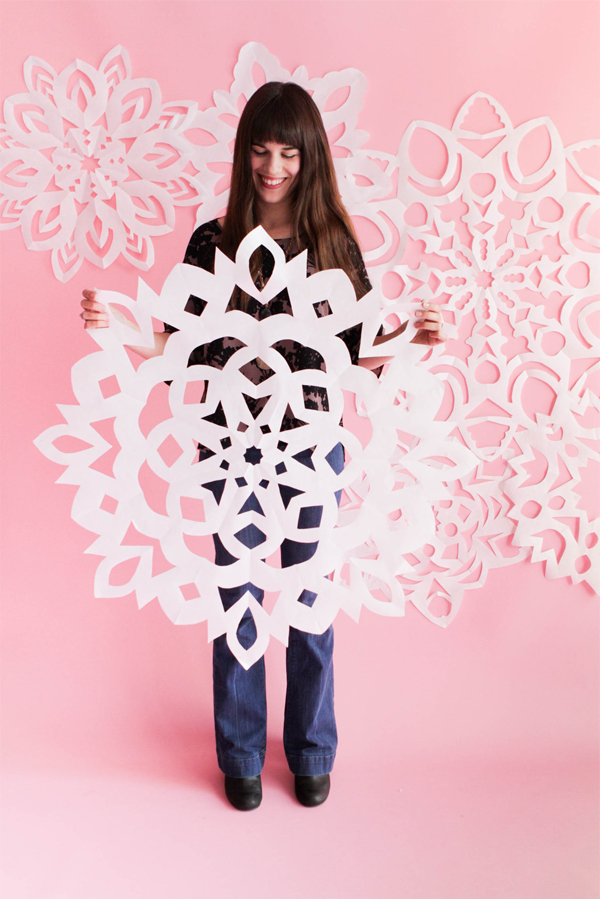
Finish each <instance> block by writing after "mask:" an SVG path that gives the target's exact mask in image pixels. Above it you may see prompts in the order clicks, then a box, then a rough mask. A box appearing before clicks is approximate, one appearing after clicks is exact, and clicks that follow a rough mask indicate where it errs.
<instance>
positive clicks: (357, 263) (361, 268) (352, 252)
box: [348, 236, 373, 300]
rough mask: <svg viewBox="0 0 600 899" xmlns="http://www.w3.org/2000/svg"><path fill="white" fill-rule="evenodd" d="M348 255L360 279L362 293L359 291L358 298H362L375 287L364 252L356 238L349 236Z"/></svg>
mask: <svg viewBox="0 0 600 899" xmlns="http://www.w3.org/2000/svg"><path fill="white" fill-rule="evenodd" d="M348 255H349V256H350V261H351V262H352V265H353V266H354V271H355V272H356V275H357V277H358V280H359V281H360V284H361V288H362V290H361V293H360V295H359V294H358V293H357V296H356V299H357V300H360V299H361V297H364V295H365V294H366V293H368V292H369V291H370V290H372V289H373V285H372V284H371V282H370V281H369V276H368V274H367V269H366V267H365V261H364V259H363V257H362V253H361V252H360V247H359V246H358V244H357V243H356V241H355V240H354V238H352V237H350V236H348Z"/></svg>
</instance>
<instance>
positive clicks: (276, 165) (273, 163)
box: [267, 153, 281, 175]
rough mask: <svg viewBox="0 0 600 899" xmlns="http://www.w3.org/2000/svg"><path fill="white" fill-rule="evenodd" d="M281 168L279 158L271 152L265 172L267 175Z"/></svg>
mask: <svg viewBox="0 0 600 899" xmlns="http://www.w3.org/2000/svg"><path fill="white" fill-rule="evenodd" d="M280 169H281V160H280V159H279V158H278V157H277V156H275V154H274V153H271V154H270V156H269V158H268V160H267V173H268V174H269V175H276V174H277V173H278V172H279V171H280Z"/></svg>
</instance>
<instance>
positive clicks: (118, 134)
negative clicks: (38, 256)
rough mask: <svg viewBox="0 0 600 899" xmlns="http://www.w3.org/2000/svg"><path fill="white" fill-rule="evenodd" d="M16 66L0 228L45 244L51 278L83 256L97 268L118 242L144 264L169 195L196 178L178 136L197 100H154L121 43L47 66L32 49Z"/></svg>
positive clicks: (3, 130)
mask: <svg viewBox="0 0 600 899" xmlns="http://www.w3.org/2000/svg"><path fill="white" fill-rule="evenodd" d="M24 74H25V83H26V85H27V89H28V91H29V92H28V93H23V94H16V95H14V96H12V97H8V99H6V100H5V101H4V124H1V125H0V195H1V197H2V199H1V204H0V228H16V227H19V226H20V228H21V231H22V233H23V238H24V240H25V243H26V245H27V247H28V248H29V249H30V250H51V251H52V269H53V271H54V274H55V275H56V277H57V278H58V279H59V280H60V281H67V280H69V278H72V277H73V275H74V274H75V273H76V272H77V270H78V269H79V267H80V266H81V263H82V262H83V260H84V259H87V260H88V261H89V262H92V263H93V264H94V265H97V266H100V267H101V268H107V267H108V266H109V265H111V263H112V262H114V261H115V259H117V258H118V256H119V255H121V254H122V255H123V256H124V257H125V259H127V260H128V262H131V264H132V265H135V266H136V267H137V268H140V269H142V270H143V271H147V270H148V269H149V268H150V267H151V266H152V264H153V262H154V249H153V245H152V238H153V237H156V236H158V235H161V234H166V233H168V232H169V231H172V229H173V227H174V224H175V208H174V207H175V206H183V205H196V204H197V203H199V202H200V200H201V199H202V197H203V195H204V191H205V189H206V188H205V186H204V185H203V183H202V181H201V180H200V179H199V178H198V177H197V174H198V173H197V171H196V169H195V168H194V166H193V164H192V157H193V154H194V150H195V146H194V144H193V143H191V142H190V141H189V140H188V139H187V137H186V136H185V131H186V130H187V129H189V128H190V123H191V121H192V119H193V117H194V115H195V113H196V110H197V104H196V103H193V102H190V101H187V100H183V101H178V102H173V103H163V102H162V100H161V94H160V88H159V86H158V84H157V82H156V81H154V80H153V79H151V78H133V77H132V75H131V65H130V62H129V56H128V54H127V51H126V50H124V49H123V48H122V47H115V48H114V49H113V50H111V51H110V53H107V54H106V56H105V57H104V59H103V60H102V62H101V63H100V66H99V68H98V69H95V68H94V67H93V66H91V65H89V64H88V63H85V62H82V61H81V60H75V62H73V63H71V64H70V65H69V66H67V67H66V68H65V69H63V71H62V72H59V73H57V72H55V71H54V70H53V69H52V67H51V66H50V65H49V64H48V63H46V62H44V60H42V59H38V58H37V57H34V56H32V57H29V59H28V60H27V61H26V63H25V66H24Z"/></svg>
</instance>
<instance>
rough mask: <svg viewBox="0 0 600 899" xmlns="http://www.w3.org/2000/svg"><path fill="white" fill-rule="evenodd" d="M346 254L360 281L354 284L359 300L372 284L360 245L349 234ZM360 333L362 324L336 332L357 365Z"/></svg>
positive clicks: (353, 363) (370, 288)
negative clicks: (339, 332) (357, 284)
mask: <svg viewBox="0 0 600 899" xmlns="http://www.w3.org/2000/svg"><path fill="white" fill-rule="evenodd" d="M348 254H349V256H350V260H351V262H352V265H353V266H354V271H355V273H356V276H357V278H358V281H359V283H360V289H358V287H357V286H356V285H355V289H356V299H357V300H360V299H361V298H362V297H364V295H365V294H367V293H368V292H369V291H370V290H372V284H371V282H370V281H369V276H368V274H367V269H366V267H365V262H364V259H363V257H362V253H361V252H360V247H359V246H358V244H357V243H356V241H355V240H354V238H353V237H351V236H350V235H348ZM361 333H362V325H354V327H352V328H347V329H346V330H345V331H343V332H342V333H341V334H338V337H340V338H341V339H342V340H343V341H344V343H345V344H346V346H347V348H348V352H349V353H350V358H351V359H352V365H358V352H359V349H360V338H361Z"/></svg>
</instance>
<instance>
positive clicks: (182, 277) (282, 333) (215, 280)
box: [37, 228, 476, 666]
mask: <svg viewBox="0 0 600 899" xmlns="http://www.w3.org/2000/svg"><path fill="white" fill-rule="evenodd" d="M261 244H262V245H263V246H264V247H266V249H267V250H268V251H269V252H271V253H272V254H273V256H274V259H275V267H274V271H273V274H272V276H271V278H270V279H269V281H268V283H267V285H266V287H265V288H264V290H263V291H262V292H260V291H258V290H257V289H256V287H255V286H254V284H253V282H252V279H251V276H250V269H249V259H250V256H251V254H252V252H253V251H254V250H256V248H257V247H258V246H260V245H261ZM236 284H237V285H239V286H240V287H241V288H242V289H243V290H245V291H246V292H247V293H248V294H250V295H251V296H253V297H255V298H256V299H257V300H258V301H259V302H261V303H266V302H268V301H269V300H270V299H272V298H273V297H274V296H276V295H277V294H278V293H280V292H281V291H282V290H283V289H286V290H287V292H288V294H289V298H290V303H291V307H292V311H293V314H292V315H284V314H278V315H270V316H267V317H266V318H264V319H262V320H257V319H254V318H253V317H251V316H249V315H247V314H246V313H244V312H242V311H235V310H231V309H229V308H228V303H229V299H230V297H231V294H232V291H233V289H234V287H235V285H236ZM190 295H193V296H195V297H200V298H201V299H202V300H204V301H205V303H206V305H205V307H204V309H203V311H202V314H201V315H200V316H197V315H193V314H191V313H189V312H186V311H185V305H186V303H187V301H188V299H189V297H190ZM100 299H101V300H102V301H104V302H105V303H107V304H108V305H109V308H112V307H114V306H121V307H123V308H124V309H126V310H128V313H129V315H130V316H131V317H132V318H133V319H134V320H135V321H136V322H137V323H138V325H139V327H140V329H141V335H137V334H134V336H133V337H132V331H131V327H130V325H128V324H125V323H119V322H118V321H117V320H114V321H113V322H112V326H111V327H110V328H109V329H106V330H100V331H93V332H90V333H91V334H92V336H93V337H94V339H95V340H96V341H97V343H98V344H99V345H100V346H101V347H102V351H101V352H100V353H94V354H92V355H90V356H87V357H85V358H84V359H82V360H80V362H78V363H76V365H75V366H74V368H73V388H74V391H75V395H76V397H77V399H78V402H79V405H75V406H61V407H60V408H61V411H62V413H63V415H64V417H65V419H66V424H63V425H57V426H55V427H53V428H50V429H49V430H47V431H46V432H44V434H43V435H41V437H40V438H38V440H37V446H38V447H39V448H40V450H42V452H44V453H45V454H46V455H47V456H48V457H49V458H51V459H53V460H54V461H56V462H59V463H61V464H64V465H67V471H66V472H65V473H64V475H63V476H62V477H61V478H60V480H61V481H62V482H63V483H71V484H77V485H78V486H79V490H78V493H77V496H76V498H75V501H74V504H73V517H74V518H75V520H76V521H77V522H78V523H80V524H81V525H83V526H84V527H86V528H88V529H89V530H91V531H93V532H95V533H96V534H98V535H99V537H98V539H97V540H96V541H95V542H94V543H93V544H92V546H91V547H90V548H89V552H92V553H97V554H99V555H102V556H104V557H105V558H104V560H103V561H102V562H101V563H100V565H99V568H98V573H97V578H96V593H97V594H98V595H99V596H115V595H124V594H127V593H130V592H131V591H132V590H135V592H136V594H137V597H138V601H139V603H140V605H143V604H144V603H145V602H147V601H148V600H150V599H152V598H153V597H154V596H158V599H159V601H160V603H161V605H162V607H163V608H164V610H165V611H166V613H167V614H168V615H169V617H170V618H171V619H172V620H173V621H175V622H176V623H180V624H186V623H195V622H199V621H204V620H208V622H209V637H211V638H212V637H214V636H217V635H219V634H221V633H227V639H228V643H229V645H230V647H231V649H232V651H233V652H234V653H235V654H236V656H237V658H238V659H239V660H240V662H241V663H242V664H243V665H245V666H248V665H250V664H252V663H253V662H254V661H255V660H256V659H257V658H258V657H260V655H261V654H262V653H263V652H264V650H265V647H266V645H267V643H268V640H269V636H270V635H271V634H273V635H274V636H276V637H278V638H279V639H281V640H283V641H284V642H287V633H288V628H289V627H290V626H294V627H297V628H300V629H302V630H306V631H310V632H313V633H321V632H322V631H324V630H325V629H326V628H327V627H328V626H329V625H330V624H331V622H332V621H333V619H334V617H335V615H336V614H337V612H338V610H339V609H340V608H343V609H345V610H346V611H347V612H348V613H349V614H351V615H352V616H354V617H357V616H358V613H359V611H360V607H361V605H363V604H364V605H366V606H368V607H369V608H370V609H372V610H373V611H376V612H379V613H380V614H384V615H402V614H403V612H404V593H403V590H402V588H401V586H400V584H399V583H398V580H397V577H396V576H397V575H398V574H402V573H404V572H406V571H407V570H408V569H409V565H408V564H407V562H406V561H405V559H404V557H403V553H409V552H411V551H417V550H418V548H419V547H420V546H422V544H423V542H424V540H426V539H427V535H428V534H429V533H430V532H431V531H432V530H433V529H434V528H435V521H434V516H433V511H432V503H433V501H434V500H440V499H441V500H443V499H450V498H451V496H452V491H451V490H449V489H448V487H447V486H446V481H450V482H451V483H452V481H453V480H454V479H455V478H456V477H458V476H460V475H461V474H465V473H466V472H468V471H469V470H470V469H471V468H472V467H473V465H474V463H475V461H476V460H475V459H474V457H473V455H472V453H471V452H470V451H469V450H467V449H466V448H465V447H463V446H462V445H461V444H460V443H459V442H458V441H456V440H454V439H450V438H449V437H448V432H449V431H450V430H451V425H449V424H447V423H445V422H435V421H434V420H433V419H434V416H435V411H436V409H437V407H438V406H439V403H440V401H441V398H442V390H441V386H440V384H439V382H438V380H437V379H436V378H435V377H434V376H432V375H430V374H428V373H427V372H426V371H425V370H423V369H420V368H419V366H418V365H417V364H416V357H417V356H418V350H417V349H416V348H415V347H409V346H408V345H407V344H406V338H404V342H405V345H406V346H405V352H404V353H403V354H402V358H401V359H399V361H398V363H395V364H394V365H393V366H391V367H390V371H389V372H388V375H387V377H386V379H385V380H384V381H381V382H380V381H378V379H377V377H376V376H375V375H374V374H373V373H372V372H370V371H368V370H367V369H364V368H361V367H359V366H356V365H354V366H353V365H352V364H351V361H350V356H349V352H348V349H347V348H346V344H345V343H344V342H343V340H342V339H341V338H340V337H339V336H338V335H340V334H341V333H343V332H344V331H346V330H347V329H348V328H351V327H353V326H355V325H356V324H360V323H362V322H367V321H368V322H369V323H370V326H369V327H365V326H363V336H362V349H361V352H362V353H363V354H366V355H373V353H374V349H373V346H372V343H371V341H372V337H373V336H374V333H375V331H376V330H377V328H378V325H379V322H380V321H381V318H382V311H381V304H380V303H379V301H378V300H377V298H376V296H375V294H374V293H372V292H371V293H370V294H367V296H365V297H363V298H362V299H361V300H360V302H357V301H356V297H355V293H354V288H353V287H352V284H351V282H350V280H349V279H348V277H347V276H346V275H345V274H344V273H343V272H340V271H325V272H319V273H317V274H315V275H313V276H312V277H310V278H307V274H306V254H305V253H304V254H302V255H301V256H299V257H296V258H295V259H293V260H292V261H290V262H288V263H286V261H285V257H284V254H283V251H282V250H281V249H280V248H279V247H278V245H277V244H276V243H275V242H274V241H272V240H271V239H270V238H269V237H268V235H267V234H266V232H264V231H263V230H262V229H261V228H257V229H256V230H255V231H253V232H251V234H249V235H248V236H247V237H246V238H245V240H244V241H243V242H242V243H241V244H240V247H239V249H238V253H237V257H236V262H235V263H233V262H231V261H230V260H229V259H228V258H227V257H225V256H223V255H222V254H221V253H219V252H217V258H216V264H215V273H214V275H213V274H210V273H208V272H206V271H204V270H203V269H200V268H197V267H194V266H188V265H183V264H180V265H177V266H176V267H175V268H174V269H173V271H172V273H171V275H170V276H169V277H168V279H167V281H166V282H165V285H164V287H163V290H162V292H161V295H160V296H157V295H155V294H154V293H153V292H152V291H150V290H149V288H148V287H147V286H146V285H145V284H143V282H140V288H139V293H138V298H137V301H136V302H134V301H132V300H130V299H129V298H127V297H124V296H122V295H120V294H116V293H112V292H103V293H101V294H100ZM325 301H326V304H325ZM315 307H317V308H318V309H319V310H321V311H322V310H323V308H324V307H325V308H326V310H327V312H328V314H326V315H320V316H319V315H317V308H315ZM153 316H154V317H157V316H163V317H164V318H165V319H166V320H167V321H169V322H170V323H171V324H172V325H174V326H175V327H177V328H178V329H179V330H178V331H177V332H175V333H174V334H172V335H171V337H170V338H169V341H168V342H167V345H166V350H165V352H164V354H163V355H162V356H160V357H157V358H153V359H150V360H147V361H146V362H143V363H142V364H141V365H139V367H138V368H137V369H136V368H135V367H134V365H133V363H132V361H131V360H130V358H129V356H128V354H127V351H126V349H125V346H126V345H128V344H131V343H132V342H133V343H135V344H137V345H152V344H153V340H154V337H153V333H152V317H153ZM371 323H372V324H371ZM222 338H225V340H226V345H227V346H228V347H229V350H230V352H231V355H230V356H229V358H228V360H227V361H226V364H225V365H224V366H223V368H216V367H213V366H211V365H205V364H194V365H191V366H190V367H188V365H187V363H188V359H189V357H190V355H191V354H192V352H193V351H194V350H196V349H197V348H198V347H201V346H204V345H206V344H210V343H211V342H212V341H214V340H219V339H222ZM397 339H398V338H397ZM291 341H293V342H294V346H295V347H296V349H297V348H298V347H308V348H309V349H310V353H309V355H308V357H307V358H308V359H309V360H313V361H314V360H317V361H318V363H319V365H318V366H317V367H316V368H315V367H313V366H312V365H311V367H307V365H305V364H304V363H303V364H302V365H300V364H293V365H292V364H291V363H290V359H289V354H288V356H286V355H284V352H285V349H286V346H288V347H289V342H291ZM257 365H259V366H260V371H261V372H263V373H264V374H263V375H261V379H260V382H259V383H256V378H255V377H252V376H251V375H253V373H255V372H256V370H257V369H256V366H257ZM110 379H112V380H113V384H112V387H111V386H110V384H109V383H107V382H109V381H110ZM165 381H169V382H170V387H169V388H168V392H169V410H170V416H168V417H166V418H164V420H162V421H160V422H159V423H157V424H156V425H155V426H154V427H152V428H151V429H150V430H146V429H145V428H144V426H143V415H144V409H145V407H146V405H147V403H148V398H149V396H150V394H151V392H152V390H153V389H154V388H155V387H157V386H158V387H161V388H162V389H163V390H166V387H164V382H165ZM205 383H206V385H207V386H206V389H205V388H204V384H205ZM400 383H401V384H402V386H403V391H404V396H403V400H402V402H401V403H400V402H394V398H395V396H396V395H397V392H398V388H399V384H400ZM200 386H201V387H202V390H201V391H200V398H201V402H198V394H197V393H196V394H195V393H194V387H196V388H197V387H200ZM345 390H346V391H352V392H353V393H354V394H355V395H356V396H357V400H358V403H359V405H360V406H361V408H363V409H364V410H365V413H366V414H367V415H368V416H369V420H370V423H371V427H372V436H371V437H370V439H369V440H368V441H367V443H366V445H365V446H364V447H363V446H362V444H361V441H360V440H359V438H358V437H357V436H355V435H354V434H353V433H352V432H351V431H350V430H348V429H347V428H345V427H343V425H342V424H341V422H340V420H341V417H342V413H343V409H344V395H343V391H345ZM315 396H318V397H319V400H320V402H319V403H315ZM315 406H320V407H321V408H315ZM111 420H114V440H112V441H111V440H110V439H106V438H107V436H109V435H107V432H106V429H104V431H103V430H102V425H103V424H104V425H106V423H107V422H108V421H111ZM99 425H100V428H99V427H98V426H99ZM398 430H401V431H402V432H407V431H410V432H411V433H412V434H414V435H416V436H415V437H414V446H413V447H411V449H410V451H408V452H402V453H400V452H399V451H398V450H397V447H396V444H397V439H398V438H397V434H398ZM103 434H104V436H103ZM65 437H70V438H75V439H76V440H78V441H79V442H80V443H79V448H77V447H75V448H74V447H73V446H70V447H66V448H65V447H61V446H60V440H61V438H62V439H63V440H64V438H65ZM81 441H83V442H84V444H85V445H84V446H83V447H82V445H81ZM340 443H341V444H342V446H343V447H344V450H345V454H346V466H345V468H343V470H342V471H339V466H336V465H335V464H334V462H333V459H334V456H335V452H336V450H335V448H336V446H337V445H338V444H340ZM113 445H114V447H116V448H118V455H117V456H116V459H115V461H114V465H113V469H112V472H110V473H109V472H107V471H98V470H97V469H96V468H94V464H95V463H96V462H97V460H98V459H99V457H101V456H103V455H104V454H105V453H106V452H107V451H109V450H111V449H112V447H113ZM198 446H200V447H201V448H202V457H201V460H199V458H198ZM144 466H148V467H149V469H150V471H151V473H152V475H153V476H154V477H155V478H156V479H160V480H161V481H162V482H163V483H164V484H165V485H166V494H165V499H164V508H163V510H162V511H157V509H156V508H155V503H154V502H153V500H152V498H151V496H150V492H149V491H148V490H145V489H144V487H143V486H142V483H143V478H142V469H143V468H144ZM336 468H337V469H338V472H337V473H336ZM407 479H410V481H411V483H410V484H407V483H406V481H407ZM398 487H402V488H403V489H397V488H398ZM342 489H345V490H346V491H347V494H348V496H349V497H357V496H360V497H361V499H362V503H361V504H360V507H358V506H357V504H356V503H355V502H353V501H351V502H348V503H346V504H345V505H344V506H343V508H342V512H341V514H340V520H339V527H338V528H335V524H336V521H337V519H338V506H337V502H336V496H335V494H336V491H341V490H342ZM132 529H133V530H132ZM213 534H217V535H218V537H219V538H220V540H221V543H222V544H223V546H224V548H225V549H226V550H227V552H228V553H229V554H230V555H231V557H233V559H235V560H237V561H232V562H231V563H230V564H228V565H216V564H215V563H214V561H212V559H211V558H210V545H211V540H210V538H211V536H212V535H213ZM136 535H137V537H138V538H139V537H140V535H141V536H142V537H144V538H150V545H140V544H139V542H138V541H136V539H135V537H136ZM203 538H204V539H203ZM206 538H207V539H208V542H207V539H206ZM153 541H154V543H153ZM198 541H200V545H198ZM285 541H294V543H296V544H303V553H304V555H305V556H306V558H305V560H304V561H302V562H299V563H298V564H295V565H293V566H290V567H287V568H282V567H281V557H280V555H279V553H280V550H281V547H282V544H283V543H284V542H285ZM146 544H148V540H146ZM159 556H160V559H161V560H163V561H164V560H166V563H167V567H166V570H161V571H157V570H156V563H157V561H158V557H159ZM131 560H133V561H134V563H135V566H134V567H135V570H134V571H132V572H131V573H130V576H129V578H128V579H127V580H126V582H125V583H120V584H118V583H115V582H114V577H112V576H113V574H114V573H115V570H116V569H117V568H118V567H119V566H122V565H123V563H125V562H128V561H131ZM334 572H335V576H334V578H333V580H330V579H328V578H327V575H329V574H332V573H334ZM248 583H251V584H254V585H255V586H256V587H259V588H261V589H263V590H265V591H266V592H267V593H269V594H271V595H275V599H276V601H275V604H274V606H273V608H272V610H271V611H270V613H269V612H268V611H267V610H266V609H263V608H262V607H261V606H260V605H259V604H258V603H257V602H256V600H255V599H254V597H253V596H252V595H251V593H250V592H247V593H246V594H245V595H244V596H243V597H242V598H241V599H240V600H239V601H238V602H236V603H235V605H234V606H232V608H231V609H229V610H228V611H227V612H225V610H224V607H223V603H222V602H221V598H220V589H219V588H221V589H226V588H228V587H236V586H239V585H241V584H248ZM190 590H191V591H193V592H192V595H190ZM194 593H195V595H194ZM248 607H249V608H250V610H251V612H252V614H253V616H254V619H255V621H256V627H257V632H258V636H257V639H256V641H255V643H254V644H253V645H252V646H251V647H250V648H249V649H244V648H243V647H242V646H241V645H240V643H239V641H238V639H237V628H238V625H239V621H240V618H241V616H242V614H243V613H244V612H245V610H246V609H247V608H248Z"/></svg>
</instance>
